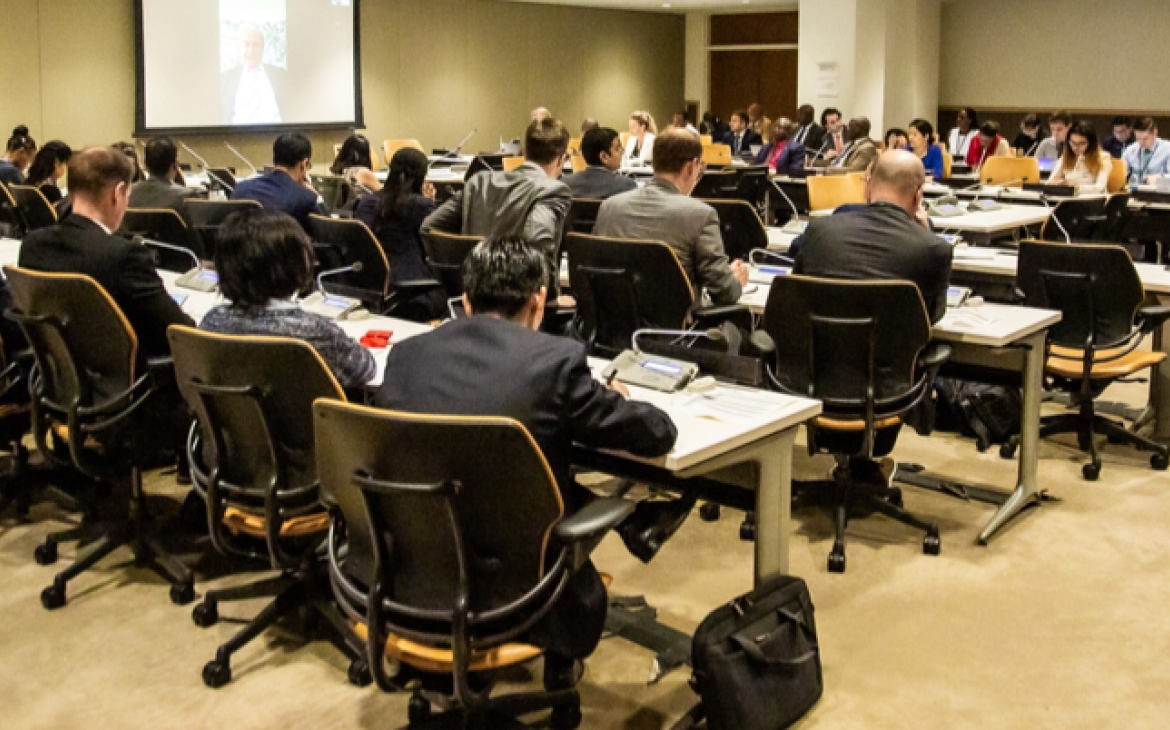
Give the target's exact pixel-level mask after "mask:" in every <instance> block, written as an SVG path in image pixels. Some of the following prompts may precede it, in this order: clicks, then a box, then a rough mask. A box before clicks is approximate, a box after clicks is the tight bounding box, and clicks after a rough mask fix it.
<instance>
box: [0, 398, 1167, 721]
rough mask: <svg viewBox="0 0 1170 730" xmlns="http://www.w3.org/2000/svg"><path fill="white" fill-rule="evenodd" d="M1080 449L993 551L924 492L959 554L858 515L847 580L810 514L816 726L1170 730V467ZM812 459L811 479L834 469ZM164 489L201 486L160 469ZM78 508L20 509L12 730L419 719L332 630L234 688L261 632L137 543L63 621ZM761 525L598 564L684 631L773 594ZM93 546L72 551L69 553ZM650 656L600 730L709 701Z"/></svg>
mask: <svg viewBox="0 0 1170 730" xmlns="http://www.w3.org/2000/svg"><path fill="white" fill-rule="evenodd" d="M1118 394H1121V395H1123V396H1125V398H1126V399H1127V400H1130V401H1136V400H1137V399H1138V398H1140V397H1142V396H1143V395H1144V393H1142V391H1141V390H1140V387H1134V386H1128V387H1127V388H1122V389H1118V390H1117V392H1116V393H1115V392H1114V391H1113V390H1111V391H1110V393H1109V395H1110V396H1111V397H1112V398H1114V399H1116V398H1117V397H1118ZM1049 410H1051V409H1049ZM1068 443H1069V442H1068V441H1067V440H1066V441H1064V442H1046V443H1045V444H1043V445H1042V461H1041V465H1040V475H1041V480H1042V482H1043V484H1044V486H1045V487H1046V488H1047V489H1048V490H1049V491H1050V492H1051V494H1052V495H1054V496H1056V497H1059V498H1060V499H1061V501H1060V502H1056V503H1051V504H1046V505H1045V506H1043V507H1042V508H1039V509H1034V510H1031V511H1030V512H1029V513H1027V514H1026V515H1025V516H1024V517H1023V518H1021V519H1018V520H1017V521H1016V522H1015V523H1013V524H1012V525H1011V526H1010V527H1009V528H1008V529H1007V530H1006V531H1004V532H1003V533H1002V534H1001V535H1000V536H999V537H998V538H997V539H996V540H994V541H993V542H992V543H991V545H989V546H987V547H980V546H977V545H976V544H975V536H976V535H977V533H978V532H979V529H980V527H981V526H982V524H983V523H984V522H985V521H986V520H987V519H988V518H989V517H990V515H991V514H992V511H993V508H992V507H991V506H989V505H986V504H980V503H974V502H972V503H967V502H963V501H960V500H957V499H953V498H949V497H945V496H942V495H938V494H934V493H927V492H923V491H920V490H915V489H906V490H905V492H906V497H905V500H906V505H907V507H908V508H910V509H912V510H914V511H916V512H918V513H920V514H923V515H927V516H930V517H931V518H933V519H935V520H937V521H938V522H939V524H940V526H941V529H942V542H943V549H942V555H941V556H939V557H928V556H924V555H923V554H922V551H921V535H919V534H916V533H914V532H913V531H911V530H910V529H909V528H903V527H902V526H900V525H897V524H894V523H891V522H889V521H888V520H885V519H884V518H880V517H874V518H868V519H864V520H858V521H855V522H853V523H852V524H851V525H850V542H849V545H848V561H849V564H848V572H847V573H845V574H844V575H831V574H829V573H827V572H826V569H825V560H826V557H827V555H828V552H829V549H830V544H831V539H830V535H831V523H830V520H829V518H828V515H827V513H821V512H818V511H815V510H807V511H805V510H802V511H799V512H797V513H796V515H795V516H794V523H793V542H792V572H793V573H795V574H797V575H800V576H802V577H804V578H805V579H806V580H807V581H808V583H809V586H810V589H811V592H812V596H813V600H814V602H815V603H816V606H817V621H818V624H819V629H820V635H821V642H822V653H823V658H824V670H825V685H826V690H825V695H824V697H823V699H822V700H821V702H820V704H819V705H818V706H817V707H816V708H815V709H814V710H813V711H812V712H811V713H810V714H809V716H808V717H807V718H806V719H805V720H804V721H803V722H802V723H800V725H799V727H801V728H802V729H804V730H811V729H813V728H816V729H818V730H820V729H828V728H940V727H942V728H1122V727H1124V728H1162V727H1166V725H1167V724H1168V723H1170V720H1168V719H1167V718H1168V717H1170V619H1167V618H1166V607H1167V606H1168V605H1170V560H1168V557H1170V529H1168V526H1170V476H1168V475H1167V474H1166V473H1157V472H1154V471H1152V470H1150V469H1149V467H1148V466H1147V463H1146V458H1145V457H1143V456H1142V455H1140V454H1136V453H1135V452H1132V451H1129V450H1127V449H1124V448H1122V447H1108V449H1107V451H1106V464H1105V468H1104V470H1103V474H1102V478H1101V480H1100V481H1099V482H1096V483H1088V482H1084V481H1082V479H1081V477H1080V464H1081V457H1080V456H1079V455H1078V454H1077V453H1076V452H1075V451H1074V450H1073V449H1072V448H1070V447H1069V446H1068ZM895 453H896V456H898V457H899V458H900V459H902V460H907V461H915V462H920V463H923V464H926V465H928V466H929V467H930V468H931V469H933V470H934V471H937V472H939V473H942V474H946V475H948V476H951V477H953V478H960V479H964V480H968V481H971V482H979V483H983V484H988V485H992V486H995V487H999V488H1002V489H1005V490H1006V489H1008V488H1009V487H1011V486H1012V485H1013V484H1014V476H1015V469H1016V465H1015V462H1008V461H1002V460H1001V459H1000V458H999V456H998V455H997V454H995V453H987V454H979V453H978V452H976V450H975V448H974V446H973V445H972V444H971V443H970V442H967V441H963V440H961V439H958V438H955V437H951V436H945V435H943V436H939V435H936V436H934V437H931V438H929V439H924V438H919V437H917V436H914V435H909V434H904V435H903V437H902V439H901V440H900V443H899V445H898V448H897V451H896V452H895ZM802 462H803V463H802V464H801V465H800V467H801V471H802V472H803V473H804V474H805V475H810V476H812V475H816V474H817V473H818V472H819V473H821V474H823V473H824V470H825V469H826V468H827V466H826V463H825V462H824V461H821V460H814V461H811V462H810V461H808V460H807V459H805V460H802ZM148 488H149V489H150V490H151V491H152V492H169V493H171V494H178V492H176V491H175V489H174V486H173V481H172V480H170V479H169V478H167V477H163V476H160V475H157V474H156V475H152V476H151V479H150V481H149V485H148ZM59 518H60V516H59V515H57V514H56V513H55V512H54V511H53V510H52V509H51V508H42V509H38V510H36V511H34V513H33V515H32V519H31V520H30V521H28V522H24V523H17V522H16V521H14V520H13V519H11V518H6V520H5V521H4V522H3V523H0V728H4V729H5V730H26V729H31V728H80V727H92V728H126V729H143V730H165V729H168V728H230V729H231V730H246V729H247V728H286V729H288V730H293V729H296V728H314V729H325V728H394V727H399V726H401V725H404V724H405V722H406V717H405V716H406V700H407V697H406V695H404V694H397V695H388V694H384V693H382V692H380V691H379V690H377V689H376V688H374V687H369V688H365V689H358V688H354V687H352V686H350V685H349V684H347V682H346V678H345V667H346V662H345V661H344V660H343V658H342V657H341V656H340V655H339V654H338V653H337V652H335V651H334V650H333V648H332V647H331V646H330V645H329V644H326V643H322V642H315V643H311V644H308V645H305V644H302V643H300V642H299V641H298V640H297V639H296V635H295V632H293V631H291V630H290V629H289V627H283V628H278V629H276V630H273V631H270V632H269V633H268V634H266V635H264V636H263V637H261V638H260V639H259V640H257V641H256V642H254V643H253V644H252V645H251V646H249V647H248V648H246V649H245V650H244V651H242V652H241V653H240V654H239V655H238V658H237V660H236V661H235V663H234V669H235V672H234V673H235V677H234V681H233V682H232V683H231V684H230V685H228V686H227V687H225V688H223V689H220V690H210V689H207V688H206V687H204V686H203V684H202V682H201V681H200V670H201V668H202V666H203V664H204V663H205V662H206V661H208V660H209V659H211V658H212V656H213V655H214V651H215V647H216V646H217V645H218V644H219V643H220V642H222V641H224V640H226V639H227V638H228V637H229V636H230V635H231V634H232V633H233V632H234V631H235V630H236V629H237V628H238V626H239V624H238V623H232V622H230V621H227V620H224V621H221V623H220V624H218V625H216V626H214V627H212V628H209V629H200V628H197V627H196V626H195V625H194V624H193V623H192V622H191V620H190V609H189V608H180V607H176V606H173V605H172V604H171V603H170V601H169V600H168V598H167V588H166V585H165V584H163V583H162V582H161V581H160V580H159V579H157V578H156V577H155V576H154V575H153V574H151V573H149V572H147V571H144V570H137V569H135V568H133V566H132V565H130V564H129V563H128V560H127V558H128V553H125V552H121V553H116V554H115V555H114V556H112V557H111V558H110V559H108V560H107V561H105V562H103V563H102V564H100V565H99V566H98V569H97V570H96V571H94V572H92V573H90V574H88V575H86V576H85V577H83V578H81V579H79V580H78V581H77V582H76V584H75V587H74V588H72V589H71V591H70V596H69V604H68V605H67V606H65V607H64V608H63V609H61V610H58V611H55V612H52V613H49V612H46V611H45V610H43V609H42V608H41V606H40V602H39V600H38V594H39V592H40V590H41V589H42V588H43V587H44V586H45V585H47V584H48V583H49V582H50V580H51V578H52V574H53V569H52V568H45V567H39V566H37V565H36V564H35V563H34V562H33V561H32V551H33V548H34V547H35V546H36V545H37V543H38V541H39V540H40V539H41V538H42V536H43V535H44V534H45V533H46V532H47V531H49V530H50V529H53V528H58V527H60V526H61V524H62V523H61V522H60V521H59ZM739 522H740V515H739V514H737V513H735V512H733V511H730V510H724V514H723V518H722V519H721V520H720V521H718V522H716V523H704V522H702V521H700V520H699V519H697V517H696V518H692V519H691V520H690V521H689V522H688V523H687V524H686V525H685V526H684V528H683V529H682V530H681V531H680V533H679V534H678V535H677V536H676V538H675V539H674V540H673V541H672V542H670V543H669V544H668V546H667V547H666V548H664V549H663V551H662V553H661V554H660V555H659V557H658V558H657V559H656V560H655V561H654V562H653V563H652V564H651V565H649V566H646V565H643V564H641V563H639V562H638V561H636V560H635V559H633V558H631V557H630V556H629V555H628V554H627V553H626V552H625V550H624V548H623V546H622V544H621V542H620V540H618V539H616V537H611V538H610V539H608V540H607V541H606V543H605V544H603V546H602V547H601V548H600V550H599V552H598V554H597V563H598V566H599V567H600V568H601V569H602V570H605V571H608V572H610V573H612V574H613V575H614V577H615V583H614V590H615V591H616V592H619V593H623V594H631V593H640V594H644V595H645V596H646V597H647V598H648V599H649V600H650V601H651V602H652V603H653V604H655V605H657V606H658V607H660V609H661V610H662V617H663V619H664V620H665V621H666V622H667V623H669V624H670V625H672V626H675V627H677V628H680V629H682V630H686V631H690V630H692V629H693V628H694V627H695V626H696V625H697V624H698V623H699V621H701V620H702V618H703V616H705V615H706V614H707V613H708V612H709V611H710V610H711V609H713V608H715V607H716V606H717V605H719V604H720V603H722V602H723V601H725V600H727V599H729V598H732V597H733V596H735V595H738V594H739V593H742V592H744V591H745V590H747V589H748V588H750V585H751V564H752V546H751V544H749V543H745V542H741V541H740V540H739V538H738V528H739ZM73 555H74V548H73V547H72V546H71V545H69V546H64V547H63V548H62V556H61V563H60V564H61V565H65V564H68V561H69V560H70V559H71V558H72V557H73ZM233 580H239V578H238V577H229V578H221V579H217V580H215V581H213V582H212V583H211V584H210V585H212V586H214V585H222V584H225V583H229V582H231V581H233ZM208 585H209V584H207V583H200V584H199V585H198V588H200V589H205V588H207V587H208ZM259 606H260V604H258V603H256V604H236V605H231V606H228V605H224V606H223V607H222V608H221V615H223V616H225V617H229V616H230V617H238V618H246V617H248V616H251V615H252V614H253V613H255V612H256V611H257V610H258V609H259ZM650 659H651V657H650V654H649V653H648V652H647V651H645V650H643V649H640V648H638V647H636V646H633V645H631V644H629V643H627V642H625V641H623V640H621V639H608V640H606V641H604V642H603V643H602V645H601V648H600V649H599V650H598V652H597V653H596V655H595V656H594V657H593V658H592V660H591V661H590V662H589V664H588V668H587V672H586V675H585V677H584V680H583V682H582V684H581V690H582V695H583V706H584V713H585V721H584V724H583V727H588V728H627V729H630V730H635V729H636V730H651V729H653V728H661V727H668V726H669V725H670V724H671V723H673V722H674V721H675V720H676V719H677V718H678V717H679V716H680V715H681V714H682V713H683V712H684V711H685V710H686V709H687V708H688V707H689V706H690V705H691V704H692V703H693V702H694V700H695V698H694V696H693V694H692V692H691V690H690V689H689V688H688V686H687V683H686V680H687V673H686V672H685V671H676V672H674V673H672V674H670V675H668V676H667V677H666V678H665V679H663V680H662V681H661V682H660V683H658V684H656V685H652V686H648V685H647V683H646V679H647V674H648V670H649V667H650ZM533 671H534V672H535V668H534V669H533ZM535 676H539V674H538V673H536V674H535Z"/></svg>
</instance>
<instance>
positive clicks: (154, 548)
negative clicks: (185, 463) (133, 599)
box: [35, 468, 195, 611]
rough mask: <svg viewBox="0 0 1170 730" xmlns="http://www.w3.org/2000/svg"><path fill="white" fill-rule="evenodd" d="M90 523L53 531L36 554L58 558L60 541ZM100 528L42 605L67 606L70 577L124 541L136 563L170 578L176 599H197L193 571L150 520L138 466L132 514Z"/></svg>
mask: <svg viewBox="0 0 1170 730" xmlns="http://www.w3.org/2000/svg"><path fill="white" fill-rule="evenodd" d="M90 527H91V525H88V524H83V525H82V526H81V527H78V528H74V529H71V530H65V531H63V532H58V533H53V534H50V535H49V536H48V538H47V539H46V541H45V543H44V544H43V545H42V546H40V547H39V548H37V552H36V554H35V557H36V559H37V562H38V563H42V564H48V563H51V562H54V561H55V560H56V557H57V554H56V553H57V543H58V541H60V540H65V539H82V538H84V536H85V533H86V532H88V531H89V529H90ZM99 529H100V534H101V536H100V537H99V538H98V539H97V540H96V542H94V544H93V545H91V546H90V547H89V548H88V549H87V550H86V551H85V552H84V553H83V554H81V555H79V556H78V558H77V560H75V561H74V562H73V564H72V565H70V566H69V567H68V568H66V569H65V570H63V571H61V572H60V573H58V574H57V575H56V576H55V577H54V578H53V584H52V585H50V586H49V587H47V588H45V590H43V591H41V605H42V606H44V607H45V609H46V610H49V611H52V610H55V609H58V608H60V607H62V606H64V605H65V601H66V593H67V585H68V583H69V581H71V580H73V579H74V578H76V577H77V576H79V575H81V574H82V573H84V572H86V571H87V570H89V569H90V568H92V567H93V566H94V565H96V564H97V563H98V562H99V561H100V560H101V559H102V558H104V557H106V556H107V555H109V554H110V553H112V552H114V551H115V550H117V549H118V548H120V547H122V546H124V545H125V546H129V547H130V549H131V550H132V551H133V552H134V563H135V565H138V566H149V567H150V568H151V569H152V570H154V571H155V572H156V573H158V574H159V575H161V576H162V577H163V578H166V579H167V581H168V582H169V583H170V584H171V592H170V596H171V601H172V602H173V603H175V604H177V605H180V606H182V605H186V604H188V603H190V602H191V601H193V600H194V599H195V587H194V582H193V579H192V577H191V571H190V570H188V569H187V567H186V566H185V565H183V564H182V563H181V562H180V561H179V560H178V559H177V558H175V557H174V556H173V555H171V554H170V553H169V552H168V551H167V550H166V548H165V547H164V546H163V544H162V541H161V540H159V538H158V535H157V532H158V526H157V525H155V524H153V523H152V521H151V520H150V516H149V514H148V512H147V510H146V502H145V500H144V498H143V493H142V473H141V472H140V471H139V470H138V469H137V468H136V469H134V470H133V472H132V474H131V496H130V513H129V515H128V516H127V517H126V518H124V519H122V520H119V521H116V522H112V523H109V524H107V525H106V526H104V528H99Z"/></svg>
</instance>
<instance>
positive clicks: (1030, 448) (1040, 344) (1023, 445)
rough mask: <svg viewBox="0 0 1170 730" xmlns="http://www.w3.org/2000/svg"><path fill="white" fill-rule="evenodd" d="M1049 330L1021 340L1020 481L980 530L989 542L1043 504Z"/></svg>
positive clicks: (983, 541) (984, 539)
mask: <svg viewBox="0 0 1170 730" xmlns="http://www.w3.org/2000/svg"><path fill="white" fill-rule="evenodd" d="M1047 334H1048V333H1047V330H1045V331H1041V332H1038V333H1036V334H1034V335H1032V336H1031V337H1028V338H1027V339H1025V340H1022V341H1021V342H1020V345H1022V346H1023V347H1024V348H1026V349H1025V351H1024V373H1023V385H1024V388H1023V399H1024V406H1023V412H1022V413H1021V418H1020V451H1019V470H1018V472H1017V473H1018V480H1017V483H1016V488H1015V491H1013V492H1012V494H1011V496H1010V497H1008V499H1007V501H1006V502H1004V503H1003V505H1002V506H1001V507H1000V508H999V510H997V511H996V513H995V514H994V515H992V517H991V520H989V521H988V523H987V525H986V526H985V527H984V528H983V531H982V532H980V533H979V543H980V544H983V545H985V544H987V541H988V540H990V539H991V537H992V535H994V534H995V533H996V531H997V530H999V528H1001V527H1003V526H1004V525H1005V524H1007V523H1008V522H1009V521H1010V520H1011V519H1012V518H1013V517H1015V516H1016V515H1017V514H1019V512H1020V511H1021V510H1023V509H1024V508H1025V507H1028V506H1031V505H1033V504H1039V502H1040V500H1041V499H1042V496H1041V494H1040V484H1039V481H1038V479H1037V471H1038V470H1037V463H1038V461H1039V449H1040V396H1041V392H1042V391H1043V389H1044V340H1045V337H1047Z"/></svg>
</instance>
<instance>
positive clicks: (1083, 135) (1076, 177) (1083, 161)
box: [1048, 122, 1113, 193]
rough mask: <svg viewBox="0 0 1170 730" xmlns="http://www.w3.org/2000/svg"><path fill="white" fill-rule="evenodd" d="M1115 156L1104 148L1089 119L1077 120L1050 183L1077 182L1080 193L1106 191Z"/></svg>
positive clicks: (1070, 183)
mask: <svg viewBox="0 0 1170 730" xmlns="http://www.w3.org/2000/svg"><path fill="white" fill-rule="evenodd" d="M1112 169H1113V158H1112V157H1110V156H1109V153H1108V152H1106V151H1105V150H1103V149H1101V143H1100V142H1099V141H1098V140H1097V130H1096V129H1094V128H1093V125H1092V124H1089V123H1088V122H1077V123H1076V124H1074V125H1073V127H1072V129H1071V130H1069V133H1068V144H1066V145H1065V146H1064V152H1063V154H1061V156H1060V159H1058V160H1057V161H1056V165H1055V167H1053V168H1052V175H1051V176H1049V178H1048V184H1049V185H1075V186H1076V187H1077V191H1078V192H1081V193H1104V192H1105V191H1106V190H1107V189H1108V184H1109V171H1110V170H1112Z"/></svg>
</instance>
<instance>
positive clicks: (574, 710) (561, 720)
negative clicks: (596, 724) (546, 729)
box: [549, 705, 581, 730]
mask: <svg viewBox="0 0 1170 730" xmlns="http://www.w3.org/2000/svg"><path fill="white" fill-rule="evenodd" d="M549 725H550V727H552V728H553V730H576V728H578V727H580V725H581V707H580V705H568V706H561V707H554V708H553V711H552V718H551V720H550V722H549Z"/></svg>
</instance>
